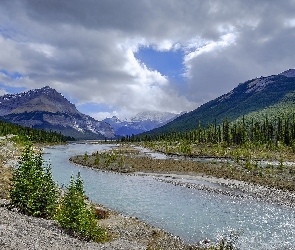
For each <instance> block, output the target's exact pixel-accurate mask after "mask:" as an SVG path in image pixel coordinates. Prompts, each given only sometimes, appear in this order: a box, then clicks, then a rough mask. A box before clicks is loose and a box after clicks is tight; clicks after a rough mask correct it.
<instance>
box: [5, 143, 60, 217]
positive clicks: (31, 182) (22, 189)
mask: <svg viewBox="0 0 295 250" xmlns="http://www.w3.org/2000/svg"><path fill="white" fill-rule="evenodd" d="M12 183H13V185H12V188H11V190H10V198H11V204H12V205H13V206H15V207H17V208H18V209H19V210H20V212H22V213H24V214H27V215H33V216H37V217H43V218H51V217H52V216H53V214H54V212H55V209H56V206H57V197H58V192H57V186H56V184H55V182H54V181H53V179H52V175H51V168H50V166H47V167H45V168H43V159H42V155H41V153H40V152H39V153H34V151H33V149H32V144H31V143H29V144H27V145H26V147H25V150H24V152H23V154H22V156H21V160H20V162H19V167H18V168H17V169H16V170H15V172H14V174H13V177H12Z"/></svg>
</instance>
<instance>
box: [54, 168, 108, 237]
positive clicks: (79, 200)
mask: <svg viewBox="0 0 295 250" xmlns="http://www.w3.org/2000/svg"><path fill="white" fill-rule="evenodd" d="M84 197H85V195H84V188H83V181H82V180H81V176H80V173H78V176H77V179H76V181H75V180H74V178H73V176H72V177H71V180H70V184H69V186H68V187H67V191H66V193H65V195H64V197H63V198H62V201H61V204H60V207H59V209H58V211H57V213H56V216H55V219H56V220H57V221H58V222H59V224H60V225H61V226H62V227H63V228H65V229H66V230H67V231H68V232H70V233H71V234H73V235H74V236H78V237H80V238H82V239H85V240H93V241H96V242H102V241H104V240H106V234H105V231H104V229H102V228H100V227H99V226H98V225H97V220H96V218H95V213H94V210H93V208H92V207H88V206H87V204H86V202H85V198H84Z"/></svg>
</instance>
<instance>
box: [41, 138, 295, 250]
mask: <svg viewBox="0 0 295 250" xmlns="http://www.w3.org/2000/svg"><path fill="white" fill-rule="evenodd" d="M113 146H115V145H104V144H90V143H89V144H87V143H84V144H68V145H63V146H54V147H46V148H44V150H43V153H44V155H43V157H44V160H46V161H47V162H49V163H50V164H51V168H52V173H53V178H54V180H55V181H56V182H57V183H58V184H59V185H60V186H62V185H67V184H68V182H69V180H70V176H71V175H74V176H76V175H77V173H78V172H79V171H80V173H81V176H82V179H83V181H84V187H85V191H86V195H87V196H89V197H90V199H91V200H92V201H93V202H96V203H100V204H102V205H105V206H107V207H109V208H110V209H112V210H115V211H117V212H120V213H122V214H124V215H126V216H132V217H137V218H139V219H140V220H142V221H145V222H147V223H149V224H151V225H154V226H156V227H159V228H162V229H164V230H165V231H167V232H170V233H172V234H174V235H176V236H179V237H181V238H182V239H183V240H184V241H186V242H188V243H196V242H198V241H201V240H204V239H209V240H210V241H213V242H214V241H217V240H219V239H221V238H222V237H225V236H229V235H231V234H239V237H238V239H237V242H236V244H237V246H238V247H239V249H258V250H259V249H295V210H294V209H291V208H287V207H282V206H279V205H274V204H270V203H266V202H258V201H256V200H253V199H245V198H244V199H242V198H239V197H231V196H226V195H222V194H217V193H210V192H207V191H202V190H197V189H190V188H187V187H182V186H175V185H172V184H170V183H166V182H161V181H157V179H156V178H154V177H152V176H137V175H124V174H116V173H106V172H102V171H96V170H92V169H87V168H83V167H80V166H77V165H75V164H72V163H71V162H69V160H68V159H69V158H70V157H71V156H73V155H77V154H84V153H85V152H87V153H92V152H94V151H101V150H107V149H110V148H111V147H113ZM182 181H183V180H182ZM188 181H189V180H188ZM208 185H210V183H208Z"/></svg>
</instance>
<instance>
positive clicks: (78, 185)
mask: <svg viewBox="0 0 295 250" xmlns="http://www.w3.org/2000/svg"><path fill="white" fill-rule="evenodd" d="M9 196H10V200H11V206H12V207H15V208H17V209H18V211H19V212H21V213H23V214H26V215H31V216H36V217H41V218H47V219H55V220H56V221H57V222H58V223H59V224H60V225H61V226H62V227H63V228H64V229H65V230H67V231H68V232H69V233H70V234H72V235H74V236H77V237H79V238H81V239H84V240H93V241H96V242H102V241H105V240H106V239H107V237H106V234H105V230H104V229H102V228H101V227H99V226H98V224H97V219H96V217H95V213H94V210H93V208H92V206H91V205H90V204H87V203H86V201H85V194H84V188H83V182H82V180H81V176H80V174H78V176H77V179H76V180H74V178H73V177H71V181H70V184H69V186H68V187H67V188H66V191H65V194H64V195H63V196H60V192H59V189H58V187H57V185H56V184H55V182H54V181H53V179H52V174H51V168H50V166H46V167H44V166H43V159H42V156H41V153H40V152H37V153H36V152H34V150H33V148H32V144H28V145H26V147H25V150H24V152H23V154H22V156H21V159H20V161H19V167H18V168H17V169H15V170H14V171H13V174H12V179H11V189H10V195H9Z"/></svg>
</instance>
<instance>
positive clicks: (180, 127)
mask: <svg viewBox="0 0 295 250" xmlns="http://www.w3.org/2000/svg"><path fill="white" fill-rule="evenodd" d="M294 91H295V69H290V70H287V71H285V72H283V73H281V74H279V75H272V76H268V77H260V78H256V79H252V80H249V81H246V82H244V83H241V84H239V85H238V86H237V87H236V88H234V89H233V90H232V91H230V92H228V93H227V94H224V95H222V96H220V97H218V98H216V99H214V100H212V101H209V102H207V103H205V104H203V105H202V106H200V107H199V108H197V109H195V110H193V111H191V112H189V113H186V114H184V115H182V116H180V117H178V118H176V119H175V120H173V121H172V122H170V123H168V124H166V125H164V126H162V127H160V128H157V129H154V130H152V131H150V132H147V133H146V134H161V133H167V132H173V131H179V132H184V131H189V130H192V129H195V128H197V127H198V125H199V124H200V125H201V126H207V125H208V124H209V123H212V124H214V123H215V122H216V123H217V124H220V123H221V122H222V121H223V120H225V118H226V117H228V119H229V121H234V120H236V119H238V118H239V117H242V116H243V115H248V114H251V113H252V114H254V113H253V112H258V111H262V110H267V108H269V107H277V108H278V107H279V106H282V105H283V106H284V107H285V110H286V109H288V110H289V109H291V107H292V105H293V104H294V99H293V98H292V96H293V92H294ZM290 105H291V106H290ZM270 110H271V109H270ZM270 110H269V111H270ZM276 112H277V111H276Z"/></svg>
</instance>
